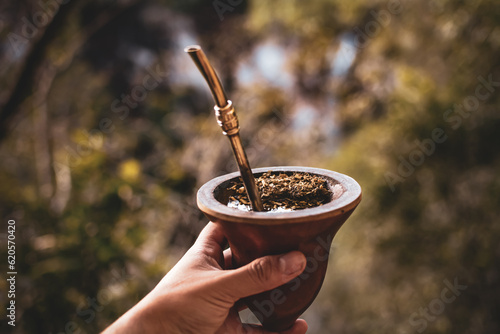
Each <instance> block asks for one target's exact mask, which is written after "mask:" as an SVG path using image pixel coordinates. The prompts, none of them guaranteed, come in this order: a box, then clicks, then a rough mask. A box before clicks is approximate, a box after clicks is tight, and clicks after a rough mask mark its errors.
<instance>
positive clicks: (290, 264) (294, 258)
mask: <svg viewBox="0 0 500 334" xmlns="http://www.w3.org/2000/svg"><path fill="white" fill-rule="evenodd" d="M305 262H306V258H305V257H304V255H303V254H302V253H300V252H291V253H288V254H285V255H283V256H281V257H280V269H281V272H283V273H284V274H285V275H293V274H297V273H298V272H300V271H302V269H303V268H304V265H305Z"/></svg>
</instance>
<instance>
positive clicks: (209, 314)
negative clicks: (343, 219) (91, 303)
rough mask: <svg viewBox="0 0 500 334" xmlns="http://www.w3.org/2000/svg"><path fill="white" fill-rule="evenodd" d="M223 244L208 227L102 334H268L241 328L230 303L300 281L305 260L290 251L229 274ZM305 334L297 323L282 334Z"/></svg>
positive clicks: (214, 227) (217, 230)
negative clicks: (146, 291)
mask: <svg viewBox="0 0 500 334" xmlns="http://www.w3.org/2000/svg"><path fill="white" fill-rule="evenodd" d="M224 244H225V238H224V235H223V233H222V230H221V229H220V227H219V226H218V225H217V224H214V223H208V225H207V226H206V227H205V228H204V229H203V231H202V232H201V233H200V236H199V237H198V239H197V240H196V242H195V244H194V245H193V247H191V248H190V249H189V250H188V251H187V253H186V254H185V255H184V256H183V258H182V259H181V260H180V261H179V262H178V263H177V264H176V265H175V266H174V268H172V270H170V272H169V273H168V274H167V275H166V276H165V277H164V278H163V279H162V280H161V281H160V283H159V284H158V285H157V286H156V287H155V288H154V289H153V290H152V291H151V292H150V293H149V294H148V295H147V296H146V297H145V298H144V299H143V300H141V301H140V302H139V303H138V304H137V305H135V306H134V307H133V308H132V309H130V310H129V311H128V312H127V313H125V314H124V315H123V316H122V317H121V318H120V319H118V320H117V321H116V322H115V323H114V324H112V325H111V326H110V327H108V328H107V329H106V330H105V332H104V333H103V334H112V333H126V334H133V333H141V334H142V333H148V334H149V333H153V334H154V333H169V334H172V333H182V334H184V333H196V334H199V333H203V334H212V333H217V334H222V333H224V334H253V333H263V334H270V333H271V332H269V331H265V330H264V329H263V328H262V327H260V326H253V325H245V324H242V323H241V321H240V318H239V316H238V309H237V306H235V303H236V302H237V301H238V300H239V299H241V298H243V297H246V296H250V295H253V294H256V293H260V292H263V291H267V290H271V289H274V288H276V287H278V286H280V285H282V284H285V283H287V282H289V281H290V280H292V279H293V278H295V277H296V276H298V275H300V273H302V271H303V270H304V268H305V265H306V259H305V256H304V255H303V254H302V253H300V252H297V251H294V252H290V253H287V254H284V255H275V256H265V257H262V258H259V259H256V260H255V261H253V262H251V263H249V264H248V265H246V266H243V267H241V268H238V269H229V268H230V263H231V251H230V249H228V250H226V251H224V252H223V247H224ZM225 269H226V270H225ZM306 331H307V324H306V322H305V321H304V320H297V321H296V322H295V324H294V326H293V327H292V328H290V329H288V330H286V331H284V332H281V333H282V334H304V333H305V332H306Z"/></svg>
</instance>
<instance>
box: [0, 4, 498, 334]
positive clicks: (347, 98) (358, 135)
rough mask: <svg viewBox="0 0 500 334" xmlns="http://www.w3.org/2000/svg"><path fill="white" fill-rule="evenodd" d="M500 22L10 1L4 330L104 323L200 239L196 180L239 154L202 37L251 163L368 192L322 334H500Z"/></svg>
mask: <svg viewBox="0 0 500 334" xmlns="http://www.w3.org/2000/svg"><path fill="white" fill-rule="evenodd" d="M59 3H62V4H61V5H59ZM499 23H500V6H499V5H498V3H497V2H496V1H495V0H448V1H447V0H429V1H410V0H406V1H403V0H375V1H373V0H371V1H368V0H355V1H341V0H317V1H298V0H275V1H267V2H266V1H258V0H184V1H181V0H148V1H139V0H115V1H109V0H89V1H83V0H65V1H56V0H42V1H38V0H33V1H31V0H24V1H3V2H2V3H1V4H0V87H1V89H0V106H1V107H0V108H1V112H0V161H1V163H0V216H1V219H2V222H1V226H2V228H1V230H0V234H1V238H0V239H1V241H0V245H1V248H0V258H1V259H2V260H1V268H2V269H1V271H2V277H4V273H6V272H7V271H8V270H7V266H6V265H7V261H6V259H7V242H6V241H7V221H8V220H9V219H14V220H15V221H16V240H15V241H16V270H17V272H18V275H17V281H16V306H17V325H16V327H15V329H14V330H12V328H11V326H8V325H7V320H6V317H5V312H6V306H7V302H8V299H7V292H6V291H7V289H8V286H7V281H6V280H5V279H3V278H2V280H1V281H0V288H1V296H0V302H1V304H2V305H3V306H2V308H1V309H0V315H1V326H2V328H3V329H2V332H3V330H4V329H5V330H7V329H8V330H9V331H11V332H12V333H54V334H55V333H58V334H59V333H97V332H99V331H100V330H102V329H104V328H105V326H107V325H108V324H110V323H111V322H112V321H113V320H114V319H116V318H117V317H118V316H119V315H121V314H122V313H123V312H125V311H126V310H127V309H128V308H130V307H131V306H132V305H134V304H135V303H136V302H137V301H138V300H140V299H141V298H142V297H143V296H144V295H145V294H146V293H147V292H148V291H149V290H150V289H151V288H153V287H154V286H155V284H156V283H157V282H158V281H159V280H160V279H161V277H163V275H164V274H165V273H166V272H167V271H168V270H169V269H170V268H171V267H172V266H173V265H174V264H175V262H176V261H177V260H178V259H179V258H180V256H181V255H182V254H183V253H184V252H185V251H186V250H187V249H188V248H189V246H190V245H191V244H192V242H193V241H194V240H195V238H196V236H197V234H198V233H199V231H200V230H201V229H202V228H203V226H204V225H205V224H206V222H207V220H206V219H205V218H204V217H203V215H202V214H201V213H200V211H199V210H198V209H197V207H196V202H195V197H196V192H197V190H198V188H199V187H200V186H201V185H202V184H204V183H205V182H207V181H208V180H210V179H211V178H213V177H216V176H219V175H222V174H225V173H228V172H233V171H236V170H237V168H236V165H235V163H234V162H233V158H232V153H231V150H230V146H229V143H228V142H227V139H226V138H224V136H222V134H221V131H220V129H219V127H218V126H217V124H216V122H215V119H214V116H213V112H212V106H213V100H212V98H211V96H210V94H209V91H208V89H207V87H206V84H205V82H204V81H203V79H202V77H201V75H200V74H199V73H198V72H197V69H196V67H195V66H194V65H193V64H192V62H191V60H190V59H189V57H188V56H187V55H186V54H185V53H184V52H183V48H184V47H185V46H187V45H189V44H200V45H201V46H202V47H203V48H204V50H205V52H206V53H207V55H208V57H209V59H210V60H211V61H212V63H213V65H214V67H215V68H216V69H217V71H218V73H219V76H220V77H221V80H222V81H223V84H224V86H225V88H226V90H227V92H228V95H229V97H230V98H231V99H232V100H233V101H234V103H235V106H236V108H237V110H238V112H239V118H240V123H241V125H242V131H241V135H242V140H243V142H244V145H245V147H246V150H247V155H248V157H249V160H250V163H251V165H252V167H266V166H275V165H301V166H311V167H321V168H327V169H332V170H336V171H339V172H342V173H345V174H348V175H350V176H352V177H354V178H355V179H356V180H357V181H358V182H359V183H360V184H361V186H362V188H363V201H362V203H361V204H360V206H359V208H358V209H357V211H356V212H355V213H354V214H353V216H352V217H351V218H350V219H349V220H348V221H347V223H346V224H345V225H344V226H343V227H342V229H341V230H340V231H339V233H338V234H337V236H336V238H335V240H334V242H333V246H332V252H331V259H330V264H329V269H328V273H327V276H326V279H325V283H324V285H323V288H322V290H321V292H320V294H319V296H318V298H317V299H316V301H315V302H314V304H313V305H312V306H311V307H310V308H309V309H308V310H307V312H306V313H305V314H304V318H305V319H306V320H307V321H308V323H309V326H310V330H309V331H308V333H311V334H323V333H344V334H345V333H401V334H404V333H423V332H425V333H429V334H431V333H471V334H472V333H499V332H500V317H499V314H500V313H499V311H498V310H499V309H500V285H499V282H500V272H499V270H500V244H499V242H498V240H499V238H500V224H499V223H500V221H499V216H500V210H499V208H500V176H499V171H500V135H499V131H500V111H499V107H500V26H499Z"/></svg>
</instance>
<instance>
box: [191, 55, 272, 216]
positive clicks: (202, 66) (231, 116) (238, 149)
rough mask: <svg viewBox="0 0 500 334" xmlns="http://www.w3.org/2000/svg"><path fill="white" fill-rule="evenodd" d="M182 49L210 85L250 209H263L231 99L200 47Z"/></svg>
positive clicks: (217, 116)
mask: <svg viewBox="0 0 500 334" xmlns="http://www.w3.org/2000/svg"><path fill="white" fill-rule="evenodd" d="M184 51H185V52H187V53H188V54H189V55H190V56H191V59H193V62H194V63H195V64H196V67H198V69H199V70H200V72H201V74H202V75H203V77H204V78H205V80H206V82H207V84H208V87H210V90H211V91H212V95H213V96H214V100H215V106H214V110H215V117H216V118H217V123H218V124H219V126H220V127H221V128H222V133H223V134H224V135H225V136H227V137H228V138H229V141H230V142H231V147H232V149H233V153H234V157H235V158H236V162H237V163H238V168H239V169H240V174H241V178H242V179H243V185H244V186H245V189H246V191H247V195H248V198H249V199H250V203H251V204H252V209H253V210H254V211H264V206H263V205H262V199H261V197H260V194H259V189H257V184H256V183H255V179H254V177H253V174H252V169H251V168H250V164H249V163H248V159H247V155H246V154H245V150H244V149H243V145H242V144H241V138H240V126H239V122H238V117H237V116H236V111H235V110H234V107H233V103H232V102H231V100H228V99H227V97H226V93H225V92H224V88H223V87H222V84H221V82H220V80H219V77H218V76H217V73H216V72H215V70H214V68H213V67H212V65H210V62H209V61H208V59H207V56H205V53H204V52H203V50H202V49H201V47H200V46H199V45H191V46H188V47H186V48H185V49H184Z"/></svg>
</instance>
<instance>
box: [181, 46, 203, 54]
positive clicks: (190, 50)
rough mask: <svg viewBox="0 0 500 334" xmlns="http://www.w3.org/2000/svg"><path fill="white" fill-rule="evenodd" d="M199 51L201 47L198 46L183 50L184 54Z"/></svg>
mask: <svg viewBox="0 0 500 334" xmlns="http://www.w3.org/2000/svg"><path fill="white" fill-rule="evenodd" d="M200 50H201V46H199V45H188V46H186V47H185V48H184V52H186V53H192V52H198V51H200Z"/></svg>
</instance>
